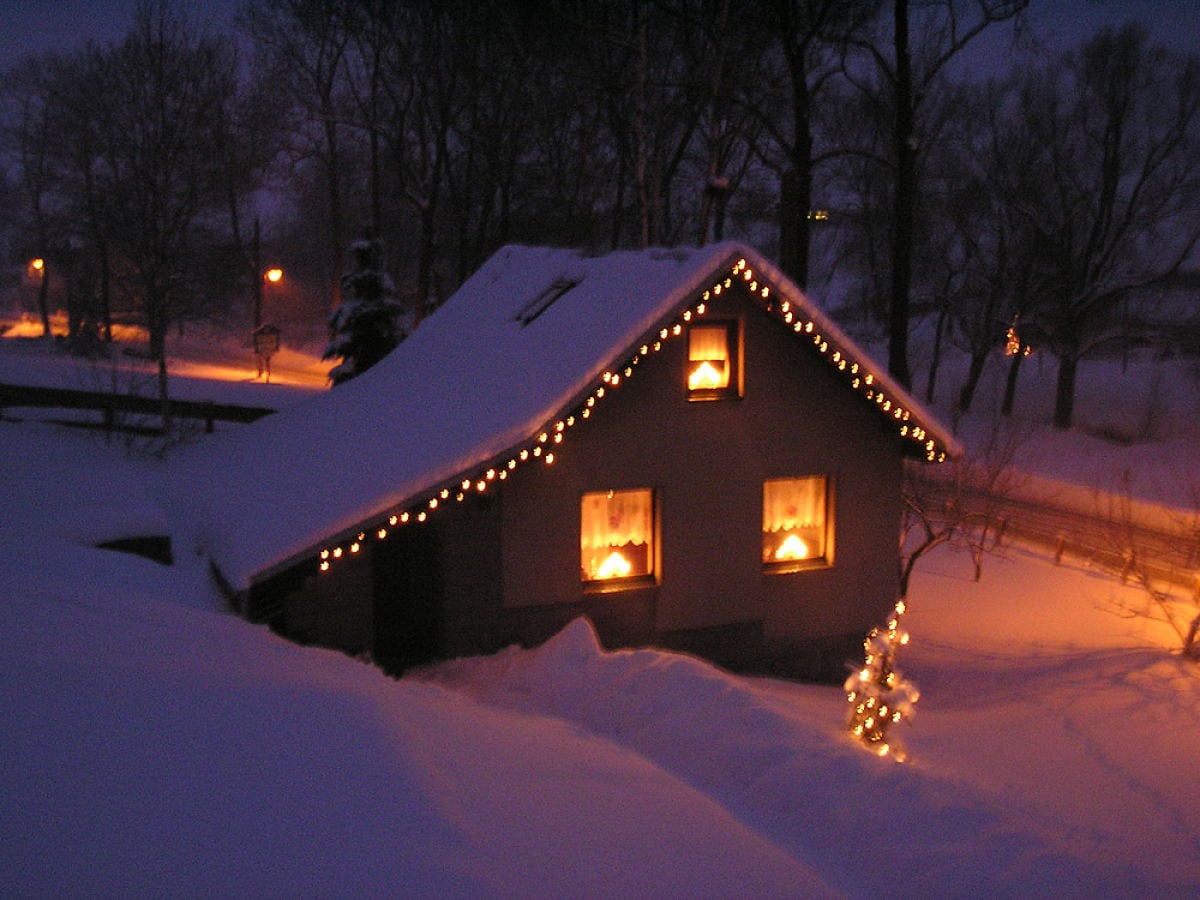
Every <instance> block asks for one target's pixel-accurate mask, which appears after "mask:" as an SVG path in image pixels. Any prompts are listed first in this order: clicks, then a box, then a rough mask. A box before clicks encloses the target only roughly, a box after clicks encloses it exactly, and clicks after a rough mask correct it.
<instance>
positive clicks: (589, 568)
mask: <svg viewBox="0 0 1200 900" xmlns="http://www.w3.org/2000/svg"><path fill="white" fill-rule="evenodd" d="M579 547H580V569H581V572H582V577H583V580H584V581H585V582H589V583H594V584H601V583H620V582H621V580H622V579H638V578H640V579H645V578H650V577H652V576H653V574H654V492H653V491H651V490H649V489H642V490H630V491H601V492H598V493H591V494H584V495H583V502H582V504H581V517H580V537H579Z"/></svg>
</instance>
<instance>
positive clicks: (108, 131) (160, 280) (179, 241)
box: [88, 2, 237, 424]
mask: <svg viewBox="0 0 1200 900" xmlns="http://www.w3.org/2000/svg"><path fill="white" fill-rule="evenodd" d="M88 74H89V77H91V78H92V79H93V83H94V84H96V85H97V86H99V90H98V91H97V96H98V97H103V98H104V100H105V106H104V108H103V110H102V111H100V112H99V113H98V114H97V116H96V119H95V122H96V131H95V133H96V140H97V144H96V151H97V157H96V161H95V174H96V180H97V182H98V185H97V191H98V192H100V193H102V194H103V195H104V196H105V198H106V199H105V214H106V219H107V224H108V227H109V228H110V231H109V234H110V235H111V237H112V243H113V247H114V249H115V250H116V251H117V252H118V253H119V254H120V256H121V258H122V260H123V262H124V265H125V267H126V277H127V279H128V282H129V285H130V288H131V290H133V291H134V293H135V294H136V295H137V297H138V299H139V302H140V306H141V310H142V313H143V317H144V319H145V324H146V327H147V330H148V332H149V340H150V355H151V357H152V358H153V359H154V360H156V361H157V363H158V385H159V396H160V398H161V399H162V401H163V419H164V424H166V422H168V421H169V412H168V409H169V407H168V404H167V357H166V340H167V333H168V329H169V328H170V326H171V325H172V324H173V323H175V322H177V321H179V320H180V319H181V317H182V316H184V315H185V314H186V312H187V309H188V306H189V304H190V302H191V301H192V280H191V278H190V277H189V262H190V261H191V260H192V252H193V249H194V238H195V236H196V227H197V225H198V224H199V220H200V218H201V217H202V215H203V214H204V213H206V212H207V211H209V210H212V209H219V208H220V207H221V205H222V202H223V198H224V181H223V176H224V174H225V173H224V172H223V170H222V165H221V160H220V159H218V158H216V155H215V154H214V152H213V147H214V146H217V144H218V141H217V140H216V135H215V134H214V130H215V129H216V128H218V127H219V123H221V122H222V121H223V120H224V119H225V110H226V107H227V104H229V103H230V102H231V99H232V98H233V97H234V96H235V95H236V92H237V78H236V66H235V65H234V61H233V58H232V49H231V47H230V45H229V44H228V43H226V42H224V41H221V40H218V39H216V38H209V37H205V36H201V35H197V34H195V33H194V32H192V31H190V30H189V28H188V27H187V24H186V22H185V21H184V20H183V19H181V18H179V17H178V16H177V15H175V14H174V13H173V12H172V11H171V9H170V7H169V5H168V4H167V3H165V2H144V3H142V4H141V5H139V6H138V9H137V12H136V13H135V16H134V25H133V29H132V31H131V32H130V34H129V35H128V36H127V37H126V38H125V40H124V41H122V42H121V43H120V44H118V45H115V46H114V47H112V48H111V49H109V50H106V51H104V52H102V53H98V54H96V55H95V56H94V57H93V59H92V65H91V66H90V67H89V69H88Z"/></svg>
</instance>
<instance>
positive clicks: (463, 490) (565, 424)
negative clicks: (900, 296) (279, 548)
mask: <svg viewBox="0 0 1200 900" xmlns="http://www.w3.org/2000/svg"><path fill="white" fill-rule="evenodd" d="M735 281H740V282H741V283H742V286H743V287H744V288H745V289H746V290H747V291H748V292H749V294H750V295H751V296H752V297H753V298H754V299H755V300H756V301H757V302H758V303H759V305H761V306H762V307H763V308H764V309H765V310H766V311H767V312H768V313H771V314H773V315H775V316H776V317H778V318H779V319H780V320H782V321H783V323H784V324H785V325H788V326H790V327H791V329H792V330H793V331H794V332H795V333H796V334H798V335H804V336H806V337H809V338H810V339H811V341H812V345H813V347H814V349H815V350H816V351H817V352H818V353H819V354H820V355H821V356H823V357H825V358H827V359H828V360H829V363H830V365H831V366H833V367H834V368H835V369H836V370H837V371H838V372H841V373H843V374H844V375H845V376H846V378H847V379H848V381H847V383H848V384H849V386H850V387H851V388H852V389H854V390H855V391H857V392H859V393H860V394H862V395H863V396H864V397H865V398H866V399H867V400H868V401H872V402H874V403H875V405H876V406H877V407H878V409H879V410H880V412H881V413H882V414H884V415H886V416H888V417H889V418H891V419H892V420H894V421H895V422H896V423H898V428H899V433H900V436H901V437H903V438H905V439H906V440H909V441H912V442H914V443H915V444H917V445H918V448H917V449H918V451H919V452H920V453H922V454H923V455H924V456H925V458H926V459H927V460H929V461H930V462H942V461H944V460H945V459H946V451H945V450H944V449H939V448H938V446H937V442H936V441H935V440H934V438H933V437H932V436H931V435H929V433H928V432H927V431H926V430H925V428H923V427H922V426H920V425H919V424H917V423H916V422H914V421H912V412H911V410H909V409H907V408H906V407H905V406H904V405H903V404H901V403H900V402H899V400H898V399H897V398H895V397H893V396H890V395H888V394H887V393H885V392H884V391H883V390H882V389H881V388H880V387H879V386H878V384H877V378H876V376H875V375H874V374H873V373H872V372H870V371H868V369H867V367H866V365H865V364H864V363H863V362H861V361H859V360H856V359H854V358H852V357H851V355H850V354H849V353H848V352H847V350H846V348H844V347H841V346H838V345H837V343H836V342H835V341H833V340H831V338H830V337H829V336H828V335H825V334H823V333H822V329H821V327H820V325H819V323H818V322H817V321H816V320H815V319H813V318H807V317H805V316H802V315H798V314H797V310H796V309H795V308H794V307H793V305H792V304H791V303H790V302H789V301H787V300H784V301H782V302H779V303H776V302H775V300H774V299H773V292H772V289H771V286H770V285H769V284H767V283H766V282H765V279H760V278H758V277H756V276H755V274H754V271H753V269H752V268H751V267H750V265H749V264H748V263H747V261H746V260H745V259H744V258H742V259H739V260H738V261H737V263H736V264H734V266H733V267H732V269H731V270H730V271H729V274H728V275H727V276H726V277H724V278H721V279H718V280H717V281H715V282H714V283H713V284H712V285H710V286H709V287H708V288H707V289H706V290H704V291H703V292H702V293H701V294H700V297H699V299H698V300H697V301H696V302H695V303H694V304H692V305H691V306H689V307H688V308H687V309H685V310H684V311H683V312H682V313H681V314H680V315H679V317H678V318H677V319H676V320H675V321H674V322H673V323H672V324H671V325H668V326H663V327H661V328H660V329H659V330H658V331H657V332H655V333H654V334H653V335H651V336H649V337H647V339H646V340H645V341H643V342H642V343H641V344H640V345H639V346H638V348H637V351H636V352H635V353H634V355H633V356H632V357H630V358H629V359H628V360H627V361H626V363H625V364H624V365H623V366H619V367H615V368H612V369H609V370H607V371H605V372H604V373H603V375H602V376H601V377H600V380H599V383H598V384H597V385H596V386H595V387H594V389H592V390H591V391H590V392H589V393H588V394H587V396H586V397H585V398H584V400H583V401H582V402H581V403H579V404H578V405H577V406H575V407H574V408H573V409H572V411H571V412H570V413H568V414H567V415H565V416H563V417H561V418H558V419H556V420H554V421H553V422H551V423H547V424H546V425H544V426H543V428H542V429H541V430H540V431H539V432H538V434H537V436H536V437H535V438H533V439H532V440H531V441H530V442H528V443H527V444H525V445H523V446H520V447H518V448H517V449H515V450H512V451H510V452H508V453H506V454H505V455H503V456H502V457H500V458H499V459H495V460H492V461H490V462H488V463H487V464H486V465H485V466H484V467H483V468H481V469H480V470H478V471H476V472H475V473H474V474H473V475H471V476H469V477H462V479H461V480H459V481H456V482H453V483H450V484H446V485H442V486H441V487H439V488H437V489H435V490H434V491H432V492H431V493H429V494H426V495H424V496H423V497H421V498H419V499H417V500H416V501H415V502H413V503H411V504H408V505H406V506H405V507H404V508H403V509H397V510H396V511H394V512H391V513H389V514H387V515H386V516H384V517H383V518H382V519H381V520H380V521H379V522H378V523H377V524H376V525H374V526H372V527H370V528H364V529H363V530H361V531H359V532H357V534H355V535H353V536H352V537H351V538H350V539H347V540H343V541H341V542H340V543H336V544H333V545H330V546H327V547H324V548H322V549H321V551H320V552H319V554H318V569H319V571H321V572H328V571H329V570H330V569H331V568H332V566H333V564H334V563H335V562H337V561H339V560H343V559H345V558H347V557H354V556H357V555H358V554H360V553H361V552H362V550H363V549H364V548H365V547H366V546H367V544H368V542H369V541H370V540H377V541H381V540H385V539H386V538H387V537H388V535H389V534H390V533H391V530H392V529H395V528H397V527H402V526H404V525H407V524H409V523H412V522H417V523H421V522H425V521H426V520H427V519H428V518H429V516H430V514H431V513H434V512H436V511H437V510H438V509H441V508H444V507H446V506H449V505H452V504H455V503H462V502H464V501H465V500H466V499H467V498H468V497H470V496H472V495H480V494H484V493H486V492H487V491H488V490H489V489H490V488H491V487H492V486H493V485H494V484H496V483H499V482H503V481H505V480H507V479H508V477H509V476H510V475H511V474H512V472H514V471H515V470H516V469H517V468H518V467H520V466H524V465H529V464H531V463H539V462H540V463H542V464H543V465H553V464H554V462H555V460H556V459H557V456H556V453H557V452H558V448H559V446H560V445H561V444H562V443H563V441H564V440H565V438H566V435H567V433H568V432H569V431H571V430H572V429H574V428H576V427H578V426H579V424H580V423H581V422H583V421H584V420H587V419H590V418H591V417H592V414H593V412H594V410H595V409H596V407H597V405H598V404H599V403H600V402H601V401H602V400H604V399H605V398H606V397H607V396H610V394H611V392H612V391H614V390H616V389H617V388H619V387H620V386H621V385H622V384H624V383H625V382H626V381H628V380H629V379H630V378H631V377H632V376H633V375H634V373H635V371H636V370H637V367H638V366H639V365H640V364H641V362H642V360H644V359H646V358H647V357H649V356H652V355H654V354H656V353H659V352H661V351H662V349H663V347H664V346H665V345H666V344H667V342H668V341H671V340H673V339H675V338H678V337H680V336H681V335H684V334H685V333H686V329H687V325H688V324H689V323H690V322H692V321H693V320H694V319H696V318H699V317H702V316H704V315H705V313H706V312H707V311H708V304H709V303H710V301H712V300H713V299H714V298H716V297H719V296H721V294H722V293H724V292H726V291H728V290H731V289H732V288H733V286H734V284H735Z"/></svg>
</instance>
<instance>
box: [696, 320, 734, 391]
mask: <svg viewBox="0 0 1200 900" xmlns="http://www.w3.org/2000/svg"><path fill="white" fill-rule="evenodd" d="M736 327H737V326H736V324H735V323H731V322H716V323H712V324H704V325H692V326H690V327H689V328H688V371H687V386H688V391H689V393H692V394H698V395H700V396H699V399H708V398H710V397H712V396H713V393H714V392H716V393H718V394H720V393H721V392H725V391H728V390H729V389H730V388H731V387H732V385H733V370H734V365H735V360H734V353H735V352H736V341H735V337H734V335H735V330H734V329H735V328H736Z"/></svg>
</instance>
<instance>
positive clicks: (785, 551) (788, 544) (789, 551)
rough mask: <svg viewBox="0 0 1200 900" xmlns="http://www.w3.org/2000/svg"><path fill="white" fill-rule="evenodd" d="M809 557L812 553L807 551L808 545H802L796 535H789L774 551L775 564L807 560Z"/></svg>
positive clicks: (801, 540) (800, 539) (801, 541)
mask: <svg viewBox="0 0 1200 900" xmlns="http://www.w3.org/2000/svg"><path fill="white" fill-rule="evenodd" d="M811 555H812V551H810V550H809V549H808V544H806V543H804V541H803V539H802V538H801V537H800V535H798V534H789V535H788V536H787V537H786V538H784V539H783V543H782V544H780V545H779V547H778V548H777V549H776V550H775V560H776V561H777V562H785V561H788V560H797V559H808V558H809V557H810V556H811Z"/></svg>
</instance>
